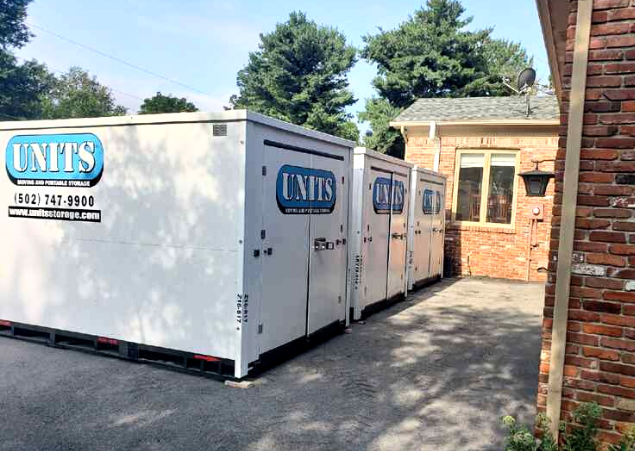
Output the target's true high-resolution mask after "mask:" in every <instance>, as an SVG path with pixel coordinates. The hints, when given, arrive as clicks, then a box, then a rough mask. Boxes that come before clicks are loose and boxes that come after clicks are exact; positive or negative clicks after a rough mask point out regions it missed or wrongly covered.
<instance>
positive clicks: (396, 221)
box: [386, 172, 408, 299]
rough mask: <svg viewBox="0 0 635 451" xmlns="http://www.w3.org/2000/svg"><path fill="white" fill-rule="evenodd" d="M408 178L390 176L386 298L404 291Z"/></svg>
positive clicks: (397, 174)
mask: <svg viewBox="0 0 635 451" xmlns="http://www.w3.org/2000/svg"><path fill="white" fill-rule="evenodd" d="M407 194H408V176H407V175H406V174H402V173H399V172H394V173H393V174H392V186H391V208H390V211H391V214H390V235H389V241H388V242H389V250H388V256H389V257H388V283H387V290H386V291H387V293H386V298H388V299H390V298H391V297H393V296H396V295H398V294H399V293H404V292H405V290H406V249H407V242H408V241H407V240H408V195H407Z"/></svg>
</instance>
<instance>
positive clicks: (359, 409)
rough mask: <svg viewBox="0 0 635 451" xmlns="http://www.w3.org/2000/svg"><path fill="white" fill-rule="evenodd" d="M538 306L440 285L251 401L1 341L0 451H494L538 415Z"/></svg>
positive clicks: (307, 357)
mask: <svg viewBox="0 0 635 451" xmlns="http://www.w3.org/2000/svg"><path fill="white" fill-rule="evenodd" d="M543 295H544V289H543V286H542V285H540V284H524V283H518V282H509V281H497V280H487V279H462V280H459V279H446V280H444V281H442V282H440V283H438V284H435V285H433V286H430V287H427V288H424V289H422V290H420V291H418V292H416V293H415V294H414V295H411V296H410V297H409V298H408V299H407V300H406V301H404V302H402V303H400V304H397V305H395V306H393V307H392V308H390V309H388V310H384V311H382V312H380V313H378V314H376V315H374V316H372V317H370V318H369V319H368V320H367V321H366V323H365V324H354V325H353V326H352V333H351V334H343V335H339V336H336V337H334V338H333V339H331V340H329V341H327V342H325V343H324V344H322V345H319V346H317V347H315V348H313V349H312V350H310V351H308V352H305V353H303V354H301V355H299V356H298V357H296V358H294V359H292V360H289V361H286V362H284V363H282V364H280V365H278V366H276V367H274V368H272V369H270V370H268V371H266V372H265V373H263V374H261V375H260V376H258V378H257V379H255V380H254V382H255V386H254V387H252V388H250V389H236V388H230V387H227V386H225V385H224V384H223V383H222V382H218V381H214V380H210V379H206V378H201V377H196V376H191V375H184V374H181V373H177V372H173V371H168V370H165V369H160V368H156V367H153V366H149V365H144V364H139V363H133V362H127V361H121V360H117V359H111V358H106V357H100V356H93V355H87V354H83V353H80V352H76V351H70V350H61V349H54V348H49V347H46V346H43V345H40V344H34V343H27V342H22V341H17V340H13V339H9V338H2V337H0V375H1V376H0V451H18V450H20V451H39V450H42V451H70V450H82V451H83V450H91V451H101V450H188V451H195V450H205V451H210V450H219V451H220V450H222V451H233V450H254V451H260V450H262V451H271V450H276V451H278V450H280V451H286V450H288V451H305V450H333V451H335V450H338V451H339V450H346V451H348V450H367V451H380V450H381V451H389V450H391V451H392V450H395V451H397V450H399V451H407V450H413V451H414V450H417V451H423V450H425V451H427V450H448V451H458V450H500V449H502V446H501V444H502V439H503V430H502V428H501V427H500V425H499V423H500V422H499V418H500V417H501V416H502V415H506V414H512V415H516V416H519V417H520V418H521V419H523V420H525V421H532V418H533V416H534V414H535V409H534V404H535V398H536V387H537V380H538V363H539V353H540V324H541V318H542V305H543V298H544V296H543Z"/></svg>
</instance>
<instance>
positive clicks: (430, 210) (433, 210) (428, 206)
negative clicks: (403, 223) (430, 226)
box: [423, 189, 441, 215]
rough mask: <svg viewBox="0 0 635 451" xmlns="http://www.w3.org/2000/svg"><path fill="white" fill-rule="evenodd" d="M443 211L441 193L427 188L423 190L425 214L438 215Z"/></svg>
mask: <svg viewBox="0 0 635 451" xmlns="http://www.w3.org/2000/svg"><path fill="white" fill-rule="evenodd" d="M440 212H441V193H440V192H439V191H432V190H431V189H426V190H424V191H423V214H424V215H431V214H435V215H438V214H439V213H440Z"/></svg>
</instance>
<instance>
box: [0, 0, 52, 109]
mask: <svg viewBox="0 0 635 451" xmlns="http://www.w3.org/2000/svg"><path fill="white" fill-rule="evenodd" d="M30 2H31V0H0V121H7V120H15V119H36V118H38V117H40V114H41V103H40V99H41V97H42V96H43V95H44V93H46V92H47V91H48V89H49V88H50V85H51V82H52V80H53V77H52V76H51V74H50V73H49V72H48V70H47V69H46V67H45V66H43V65H42V64H39V63H38V62H37V61H25V62H24V63H22V64H20V63H19V61H18V59H17V58H16V56H15V55H14V54H13V53H12V52H11V50H12V48H20V47H22V46H23V45H24V44H26V43H27V42H28V40H29V38H30V37H31V34H30V33H29V30H28V28H27V26H26V24H25V23H24V20H25V19H26V12H27V6H28V4H29V3H30Z"/></svg>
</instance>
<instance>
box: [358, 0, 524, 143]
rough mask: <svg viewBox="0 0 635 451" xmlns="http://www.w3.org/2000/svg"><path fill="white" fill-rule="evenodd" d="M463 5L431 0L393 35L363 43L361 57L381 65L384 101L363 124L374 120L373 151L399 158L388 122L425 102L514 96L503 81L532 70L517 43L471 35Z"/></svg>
mask: <svg viewBox="0 0 635 451" xmlns="http://www.w3.org/2000/svg"><path fill="white" fill-rule="evenodd" d="M464 13H465V8H464V7H463V6H462V5H461V3H460V2H459V1H458V0H428V2H427V4H426V6H425V7H422V8H420V9H419V10H417V11H415V14H414V16H411V17H409V19H408V20H406V21H405V22H403V23H402V24H400V25H399V26H398V27H397V28H395V29H394V30H388V31H384V30H381V29H380V30H379V33H377V34H376V35H369V36H365V37H364V42H365V43H366V45H365V47H364V49H363V50H362V53H361V55H362V57H363V58H365V59H367V60H368V61H369V62H372V63H374V64H376V65H377V70H378V75H377V77H376V78H375V79H374V80H373V86H374V87H375V89H376V90H377V93H378V94H379V97H380V99H383V100H384V101H385V102H387V103H388V106H390V107H391V108H388V106H387V105H385V104H384V103H383V102H382V101H380V99H371V100H370V101H368V102H367V103H366V111H365V112H364V113H362V114H360V119H362V120H369V121H370V122H371V126H372V133H371V134H370V135H369V136H367V137H365V140H364V142H365V143H366V145H368V146H369V147H371V146H372V147H375V148H377V149H378V150H380V151H387V152H390V153H391V154H394V155H399V154H402V153H403V141H401V142H399V141H400V138H397V137H396V134H395V133H394V132H390V131H389V127H388V122H389V121H390V120H391V119H394V117H395V116H396V115H397V114H398V113H399V112H400V111H402V110H403V109H404V108H406V107H408V106H409V105H410V104H412V103H413V102H414V101H415V100H416V99H417V98H422V97H473V96H500V95H509V90H508V89H507V88H506V87H505V86H504V85H503V83H502V77H503V76H509V77H513V76H514V74H516V73H517V72H518V71H519V70H520V69H522V68H524V67H527V66H528V65H530V64H531V60H530V59H529V58H528V57H527V54H526V52H525V50H524V49H523V48H522V47H521V46H520V45H519V44H516V43H512V42H508V41H505V40H498V39H493V38H492V37H491V34H492V29H491V28H488V29H484V30H476V31H468V30H466V27H467V26H468V25H469V24H470V22H471V21H472V18H471V17H464Z"/></svg>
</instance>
